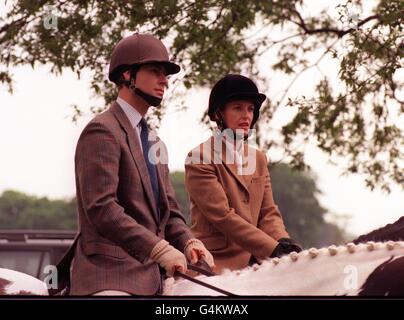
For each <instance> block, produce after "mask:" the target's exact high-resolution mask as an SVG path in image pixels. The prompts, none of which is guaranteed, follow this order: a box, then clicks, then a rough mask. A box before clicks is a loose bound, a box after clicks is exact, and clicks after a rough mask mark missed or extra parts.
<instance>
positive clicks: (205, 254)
mask: <svg viewBox="0 0 404 320" xmlns="http://www.w3.org/2000/svg"><path fill="white" fill-rule="evenodd" d="M184 253H185V256H186V257H187V259H188V261H190V262H191V263H192V264H194V263H197V262H198V261H199V259H201V258H203V259H204V260H205V261H206V263H207V264H208V265H209V267H210V268H214V267H215V262H214V261H213V256H212V255H211V253H210V252H209V251H208V249H206V248H205V246H204V244H203V243H202V241H200V240H198V239H196V238H194V239H189V240H188V241H187V243H186V244H185V248H184Z"/></svg>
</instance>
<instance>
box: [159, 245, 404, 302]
mask: <svg viewBox="0 0 404 320" xmlns="http://www.w3.org/2000/svg"><path fill="white" fill-rule="evenodd" d="M196 279H198V280H200V281H203V282H206V283H208V284H211V285H213V286H215V287H218V288H220V289H223V290H226V291H228V292H231V293H233V294H235V295H242V296H249V295H253V296H256V295H259V296H283V295H288V296H299V295H320V296H323V295H404V241H397V242H394V241H388V242H367V243H360V244H353V243H348V244H347V245H344V246H338V247H337V246H334V245H333V246H330V247H328V248H322V249H315V248H312V249H309V250H304V251H302V252H300V253H296V252H292V253H291V254H289V255H286V256H283V257H281V258H274V259H267V260H265V261H263V262H262V263H261V264H260V265H258V264H256V265H253V266H251V267H247V268H245V269H243V270H239V271H229V270H224V271H223V272H222V273H221V274H219V275H217V276H213V277H207V276H202V275H201V276H197V277H196ZM164 295H176V296H179V295H185V296H216V295H222V294H220V293H219V292H217V291H214V290H211V289H209V288H206V287H204V286H201V285H199V284H196V283H194V282H191V281H189V280H186V279H181V278H177V279H174V278H169V279H167V280H166V281H165V286H164Z"/></svg>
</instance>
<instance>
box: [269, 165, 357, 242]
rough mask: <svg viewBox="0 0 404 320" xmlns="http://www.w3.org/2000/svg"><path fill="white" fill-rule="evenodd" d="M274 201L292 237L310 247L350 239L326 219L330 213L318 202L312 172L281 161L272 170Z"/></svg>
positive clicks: (318, 191) (318, 193)
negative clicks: (292, 166) (302, 170)
mask: <svg viewBox="0 0 404 320" xmlns="http://www.w3.org/2000/svg"><path fill="white" fill-rule="evenodd" d="M270 174H271V181H272V189H273V194H274V200H275V203H276V204H277V205H278V207H279V210H280V212H281V214H282V217H283V219H284V222H285V226H286V228H287V230H288V232H289V234H290V235H291V237H293V238H295V239H296V240H298V241H300V242H301V243H302V244H303V245H304V246H305V247H306V248H307V247H322V246H325V245H329V244H337V243H344V242H346V241H348V240H349V237H350V235H348V234H347V233H346V232H345V231H344V230H341V229H340V228H339V227H338V226H337V225H335V224H333V223H330V222H327V221H326V219H325V217H326V216H327V214H329V212H328V210H327V209H325V208H324V207H323V206H321V204H320V203H319V201H318V199H317V198H318V195H320V194H321V191H320V190H319V189H318V187H317V185H316V177H315V176H314V174H312V173H302V172H299V171H296V170H294V169H293V168H291V167H290V166H289V165H287V164H284V163H281V164H277V165H275V166H273V167H272V168H271V171H270Z"/></svg>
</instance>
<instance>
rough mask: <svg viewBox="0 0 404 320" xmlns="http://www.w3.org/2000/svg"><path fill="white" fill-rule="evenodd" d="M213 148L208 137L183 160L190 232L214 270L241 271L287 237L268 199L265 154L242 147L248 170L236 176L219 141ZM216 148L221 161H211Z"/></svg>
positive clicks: (269, 188)
mask: <svg viewBox="0 0 404 320" xmlns="http://www.w3.org/2000/svg"><path fill="white" fill-rule="evenodd" d="M216 142H217V141H216ZM214 145H215V142H214V136H212V137H211V138H209V139H208V140H207V141H205V142H204V143H202V144H201V145H199V146H198V147H197V148H195V149H193V150H192V151H191V152H190V153H189V154H188V158H187V160H186V164H185V184H186V188H187V190H188V192H189V195H190V201H191V221H192V227H191V230H192V231H193V233H194V234H195V236H196V237H197V238H199V239H200V240H201V241H202V242H203V243H204V244H205V246H206V247H207V249H208V250H209V251H210V252H211V253H212V255H213V257H214V259H215V264H216V266H217V270H216V271H220V270H222V269H224V268H229V269H232V270H235V269H240V268H244V267H246V266H247V265H248V263H249V261H250V258H251V256H254V257H256V258H261V259H262V258H266V257H268V256H270V255H271V253H272V251H273V250H274V248H275V247H276V245H277V244H278V243H277V240H278V239H280V238H283V237H289V235H288V233H287V232H286V230H285V226H284V223H283V220H282V216H281V213H280V212H279V209H278V207H277V206H276V204H275V202H274V199H273V195H272V187H271V180H270V176H269V172H268V167H267V159H266V156H265V154H264V153H262V152H261V151H259V150H257V149H255V148H252V147H249V146H248V144H247V143H244V147H243V148H244V154H245V155H246V154H248V156H246V157H245V159H247V161H246V162H245V163H246V166H247V167H249V168H253V169H252V170H251V169H250V170H249V171H250V172H247V174H239V172H238V171H237V165H236V163H235V162H234V161H227V159H228V158H226V153H228V149H227V148H226V146H225V143H224V142H221V146H220V147H219V148H217V147H216V148H215V147H214ZM208 150H210V156H208V157H206V155H207V153H209V152H208ZM217 150H221V152H222V155H223V156H222V157H221V158H220V160H221V161H217V159H218V158H215V155H216V156H217ZM229 158H230V159H231V157H229ZM251 164H253V166H251Z"/></svg>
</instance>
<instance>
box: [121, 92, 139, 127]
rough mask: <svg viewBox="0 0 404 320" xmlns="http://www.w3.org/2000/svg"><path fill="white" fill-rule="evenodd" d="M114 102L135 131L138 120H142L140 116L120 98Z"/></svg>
mask: <svg viewBox="0 0 404 320" xmlns="http://www.w3.org/2000/svg"><path fill="white" fill-rule="evenodd" d="M116 102H117V103H118V104H119V106H120V107H121V108H122V110H123V111H124V112H125V114H126V116H127V117H128V119H129V122H130V124H131V125H132V127H133V128H134V129H135V128H136V127H137V126H138V125H139V123H140V120H142V115H141V114H140V113H139V111H137V110H136V109H135V108H134V107H132V106H131V105H130V104H129V103H127V102H126V101H125V100H123V99H122V98H120V97H118V98H116Z"/></svg>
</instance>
